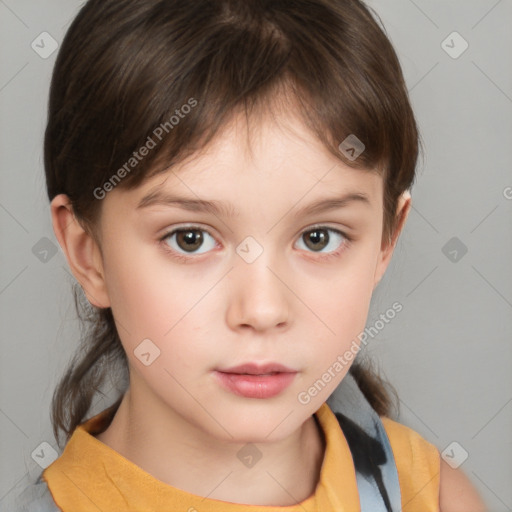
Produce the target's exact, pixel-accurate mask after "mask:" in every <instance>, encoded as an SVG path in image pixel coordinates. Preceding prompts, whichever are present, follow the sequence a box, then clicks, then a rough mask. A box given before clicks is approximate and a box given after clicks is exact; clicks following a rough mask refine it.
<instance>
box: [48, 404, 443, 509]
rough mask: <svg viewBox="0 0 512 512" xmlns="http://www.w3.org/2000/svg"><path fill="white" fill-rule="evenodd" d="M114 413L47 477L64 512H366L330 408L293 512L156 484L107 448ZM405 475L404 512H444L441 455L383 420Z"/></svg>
mask: <svg viewBox="0 0 512 512" xmlns="http://www.w3.org/2000/svg"><path fill="white" fill-rule="evenodd" d="M105 413H106V411H103V412H101V413H100V414H97V415H96V416H94V417H92V418H90V419H89V420H87V421H85V422H83V423H82V424H81V425H79V426H78V427H77V428H76V429H75V431H74V432H73V434H72V436H71V438H70V439H69V441H68V443H67V444H66V446H65V448H64V451H63V452H62V454H61V455H60V457H58V458H57V459H56V460H55V461H54V462H53V463H52V464H50V465H49V466H48V467H47V468H46V469H45V470H44V472H43V479H44V480H45V481H46V482H47V484H48V487H49V489H50V492H51V494H52V496H53V499H54V501H55V502H56V504H57V506H58V507H59V508H60V509H61V510H62V511H63V512H86V511H87V512H98V511H102V512H109V511H116V512H121V511H123V512H124V511H130V512H135V511H137V512H142V511H144V512H149V511H164V510H173V511H174V510H176V511H183V512H206V511H209V512H210V511H211V512H242V511H243V512H247V511H249V512H274V511H277V510H282V511H285V512H329V511H333V512H334V511H336V512H359V510H360V509H359V496H358V491H357V483H356V475H355V469H354V464H353V461H352V456H351V453H350V449H349V446H348V444H347V441H346V440H345V436H344V435H343V432H342V430H341V428H340V426H339V423H338V420H337V419H336V416H335V415H334V413H333V412H332V411H331V409H330V408H329V406H328V405H327V404H326V403H324V404H323V405H322V406H321V407H320V409H319V410H318V411H317V412H316V413H315V415H316V417H317V419H318V422H319V424H320V426H321V428H322V430H323V432H324V436H325V442H326V449H325V455H324V460H323V463H322V468H321V472H320V480H319V482H318V484H317V486H316V489H315V493H314V494H313V495H312V496H310V497H309V498H307V499H305V500H303V501H302V502H300V503H298V504H297V505H290V506H285V507H274V506H258V505H241V504H235V503H230V502H226V501H220V500H215V499H210V498H203V497H201V496H197V495H194V494H191V493H189V492H186V491H184V490H181V489H178V488H176V487H173V486H171V485H168V484H165V483H164V482H162V481H160V480H158V479H156V478H155V477H153V476H152V475H151V474H149V473H147V472H146V471H144V470H142V469H141V468H140V467H138V466H137V465H135V464H134V463H133V462H131V461H130V460H128V459H126V458H125V457H123V456H122V455H121V454H119V453H118V452H116V451H115V450H113V449H112V448H110V447H109V446H107V445H106V444H104V443H102V442H101V441H100V440H99V439H96V438H95V437H94V435H95V434H98V433H100V432H102V431H103V430H104V429H105V428H107V424H106V419H105V416H106V415H105ZM382 422H383V425H384V428H385V430H386V432H387V434H388V437H389V440H390V443H391V448H392V450H393V454H394V456H395V460H396V465H397V469H398V480H399V483H400V489H401V493H402V512H438V511H439V470H440V455H439V451H438V449H437V448H436V447H435V446H434V445H432V444H430V443H429V442H428V441H426V440H425V439H424V438H423V437H421V436H420V435H419V434H418V433H417V432H415V431H414V430H412V429H410V428H409V427H406V426H405V425H402V424H400V423H397V422H395V421H393V420H391V419H389V418H387V417H382Z"/></svg>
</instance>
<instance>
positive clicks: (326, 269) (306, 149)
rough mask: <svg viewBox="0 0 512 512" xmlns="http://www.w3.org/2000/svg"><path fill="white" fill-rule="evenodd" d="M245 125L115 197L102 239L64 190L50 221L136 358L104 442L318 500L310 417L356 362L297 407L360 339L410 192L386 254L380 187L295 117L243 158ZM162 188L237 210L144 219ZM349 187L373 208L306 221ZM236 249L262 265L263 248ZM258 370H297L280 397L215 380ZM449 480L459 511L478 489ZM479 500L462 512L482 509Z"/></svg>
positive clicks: (238, 494)
mask: <svg viewBox="0 0 512 512" xmlns="http://www.w3.org/2000/svg"><path fill="white" fill-rule="evenodd" d="M238 119H239V118H235V121H236V122H233V123H230V124H229V125H227V126H226V127H225V130H224V131H223V132H222V133H221V134H219V135H218V136H217V138H216V139H215V140H214V141H213V143H212V144H210V146H209V147H208V148H206V150H205V151H204V152H202V153H201V154H199V155H196V158H193V159H190V160H187V161H185V162H182V163H180V164H179V165H177V166H175V167H173V168H172V169H169V170H167V171H166V172H165V174H160V175H158V176H155V177H153V178H151V179H150V180H148V181H147V182H145V183H143V184H142V185H141V186H140V187H138V188H136V189H134V190H130V191H127V190H121V189H120V188H116V189H114V190H112V191H110V192H109V193H108V194H107V196H106V197H105V199H103V200H102V204H101V207H102V211H101V219H100V225H99V226H98V228H99V229H98V233H99V240H98V241H96V240H94V238H93V237H92V236H90V235H89V234H88V233H87V232H86V231H85V230H84V229H83V228H82V226H81V225H80V223H79V222H77V220H76V219H75V217H74V216H73V213H72V209H71V207H70V204H69V199H68V198H67V197H66V196H65V195H59V196H57V197H55V198H54V200H53V201H52V204H51V209H52V220H53V226H54V230H55V234H56V236H57V239H58V241H59V243H60V245H61V247H62V248H63V251H64V252H65V255H66V258H67V260H68V263H69V265H70V268H71V270H72V271H73V274H74V275H75V277H76V278H77V280H78V281H79V282H80V284H81V285H82V287H83V289H84V292H85V294H86V296H87V298H88V300H89V301H90V302H91V304H93V305H95V306H97V307H102V308H106V307H111V308H112V311H113V314H114V318H115V321H116V326H117V329H118V332H119V335H120V338H121V342H122V344H123V347H124V349H125V351H126V354H127V357H128V361H129V371H130V387H129V389H128V391H127V392H126V393H125V395H124V398H123V401H122V403H121V405H120V407H119V410H118V411H117V413H116V415H115V417H114V419H113V421H112V423H111V425H110V426H109V427H108V428H107V429H106V430H105V432H103V433H102V434H99V435H98V436H97V438H98V439H99V440H100V441H102V442H103V443H105V444H107V445H108V446H110V447H111V448H113V449H114V450H116V451H118V452H119V453H120V454H122V455H123V456H124V457H126V458H127V459H129V460H131V461H132V462H134V463H135V464H137V465H138V466H139V467H141V468H142V469H143V470H145V471H146V472H148V473H150V474H151V475H153V476H154V477H155V478H157V479H159V480H161V481H162V482H164V483H167V484H169V485H173V486H175V487H178V488H180V489H183V490H186V491H188V492H191V493H194V494H197V495H201V496H208V497H209V498H213V499H217V500H224V501H229V502H235V503H245V504H259V505H274V506H286V505H292V504H294V503H296V502H297V501H302V500H304V499H306V498H307V497H309V496H311V495H312V494H313V493H314V492H315V487H316V485H317V483H318V479H319V474H320V470H321V465H322V461H323V455H324V449H325V446H324V440H323V436H322V434H321V432H320V431H319V428H318V427H317V425H316V422H315V420H314V418H313V416H312V415H313V414H314V412H316V411H317V410H318V408H319V407H320V406H321V405H322V404H323V403H324V402H325V401H326V399H327V398H328V396H329V395H330V394H331V393H332V391H333V390H334V389H335V388H336V386H337V385H338V384H339V383H340V382H341V380H342V379H343V377H344V375H345V374H346V372H347V371H348V370H349V366H347V367H345V368H343V370H342V371H340V372H339V373H338V374H337V375H336V378H333V379H332V380H331V381H330V382H329V383H328V384H327V385H326V386H325V388H324V389H323V390H322V391H321V392H319V393H318V394H317V395H316V396H314V397H312V398H311V401H310V402H309V403H307V404H304V403H301V402H299V401H298V399H297V397H298V395H299V393H301V392H304V391H305V390H307V389H308V388H309V387H310V386H311V385H312V383H313V382H315V381H316V380H317V379H318V378H319V377H320V376H321V375H322V374H323V373H324V371H325V369H326V368H328V367H330V366H332V363H333V362H334V361H335V360H336V358H337V356H338V355H339V354H343V353H344V352H345V351H346V350H347V349H348V348H349V346H350V344H351V342H352V341H353V340H354V339H356V340H357V335H358V334H359V333H360V332H362V331H363V330H364V327H365V323H366V319H367V315H368V310H369V305H370V300H371V296H372V292H373V290H374V288H375V287H376V285H377V284H378V282H379V281H380V279H381V278H382V276H383V274H384V272H385V270H386V268H387V266H388V264H389V261H390V259H391V256H392V253H393V249H394V247H395V244H396V241H397V238H398V235H399V233H400V231H401V229H402V228H403V225H404V223H405V220H406V218H407V215H408V212H409V210H410V196H407V195H406V196H403V197H402V198H401V200H400V203H399V205H398V210H397V215H398V217H399V219H400V223H399V226H398V229H397V231H396V232H395V234H394V237H393V239H392V241H391V243H389V244H384V245H383V244H382V243H381V238H382V220H383V199H382V197H383V182H382V178H381V176H379V175H378V174H376V173H371V172H368V171H361V170H356V169H352V168H350V167H348V166H346V165H344V164H343V163H342V162H341V161H340V160H339V159H336V158H335V157H334V156H333V155H331V154H330V153H328V152H327V151H326V149H325V148H323V146H321V144H320V143H319V142H318V141H317V140H316V139H315V138H314V136H313V135H312V134H311V133H310V132H309V131H307V130H306V128H305V127H304V126H303V125H302V123H301V122H300V121H299V120H298V119H297V118H295V117H293V116H289V117H287V116H284V117H283V118H282V119H280V120H279V121H280V122H279V123H275V122H274V121H270V122H265V123H264V124H263V125H262V129H261V131H260V132H258V137H254V138H252V139H251V144H252V148H253V151H252V153H250V154H249V152H248V151H247V147H246V145H245V144H244V143H243V142H241V141H244V140H245V138H244V136H243V135H242V134H243V133H244V128H245V125H244V122H243V121H238ZM155 190H159V191H161V192H166V193H169V194H173V195H176V196H180V197H186V198H190V199H195V200H197V199H199V198H200V199H207V200H214V201H219V202H223V203H229V204H230V205H232V206H233V208H235V209H236V210H237V212H238V215H234V216H227V215H225V214H224V213H222V212H216V213H212V212H205V211H203V212H199V211H191V210H186V209H182V208H178V207H177V206H176V205H169V204H153V205H151V206H146V207H144V208H137V205H138V203H139V201H140V200H141V199H142V198H143V197H144V196H145V195H146V194H147V193H149V192H151V191H155ZM349 192H356V193H360V194H365V196H366V197H367V199H368V201H367V202H364V201H361V200H353V201H349V202H347V203H346V205H345V206H343V207H337V208H336V209H330V210H326V211H323V212H316V213H309V214H306V213H300V214H299V213H298V212H299V210H300V209H302V208H303V207H305V206H308V205H311V204H312V203H313V202H316V201H317V200H320V199H328V198H331V199H332V198H334V197H336V198H339V197H340V196H341V195H344V194H345V193H349ZM262 205H264V208H262ZM190 225H193V227H194V229H195V230H201V231H200V234H202V236H203V241H202V244H201V243H199V244H197V247H196V246H194V249H193V251H192V252H189V251H187V250H186V249H187V245H186V241H183V240H182V241H181V243H180V242H179V237H178V236H177V235H174V236H171V233H170V232H171V231H172V230H175V229H178V228H180V229H185V227H186V226H188V227H189V228H190ZM314 225H317V226H318V225H320V226H321V227H322V230H321V232H320V233H321V234H323V235H324V238H322V240H324V242H323V245H322V242H319V241H318V238H317V239H314V240H313V239H309V245H308V236H307V235H308V232H309V233H311V231H313V228H312V227H313V226H314ZM203 230H206V231H203ZM338 232H343V233H345V234H346V235H347V236H348V237H352V239H353V240H352V242H350V243H349V242H348V241H347V239H346V238H345V237H344V236H343V235H342V234H338ZM193 233H196V231H192V232H190V231H185V232H184V233H182V234H188V235H189V236H190V235H191V234H193ZM167 234H168V235H169V236H167V237H166V238H165V239H164V240H161V239H162V238H163V237H164V235H167ZM248 236H250V237H252V239H254V240H255V241H256V242H257V244H259V247H261V248H262V249H263V252H262V253H261V254H260V255H259V256H258V257H257V258H256V259H255V260H254V261H252V262H251V263H248V262H247V261H246V260H244V259H243V258H242V257H241V256H239V254H237V252H236V249H237V247H239V246H240V244H241V242H243V241H244V240H245V239H246V237H248ZM327 237H328V241H325V240H326V239H327ZM194 240H195V239H194ZM241 247H242V248H245V249H247V247H250V251H249V252H250V253H251V254H254V252H251V251H254V247H255V246H253V245H250V246H246V245H245V243H244V244H242V246H241ZM338 249H339V250H340V251H339V254H335V253H336V252H337V251H338ZM240 254H243V253H240ZM179 256H182V257H185V258H186V259H187V261H188V263H185V262H184V261H183V260H180V259H179ZM327 256H330V257H329V258H327ZM145 339H150V340H151V342H152V344H153V346H156V347H158V349H159V350H160V355H159V357H157V358H156V359H155V360H154V361H153V362H152V363H151V364H150V365H149V366H145V365H144V364H142V362H141V361H140V360H139V359H138V357H137V356H136V355H135V353H134V350H136V349H137V347H138V345H139V344H140V343H141V342H142V340H145ZM248 361H257V362H259V363H267V362H278V363H281V364H283V365H286V366H288V367H290V368H292V369H294V370H296V371H297V373H296V374H295V377H294V379H293V381H292V382H291V384H290V385H289V386H288V387H287V388H285V389H284V390H283V391H282V392H281V393H279V394H278V395H276V396H273V397H270V398H247V397H243V396H238V395H235V394H233V393H232V392H231V391H229V390H227V389H226V388H224V387H223V386H221V385H220V383H219V380H218V378H217V374H216V372H215V370H216V369H219V368H226V367H231V366H235V365H238V364H241V363H245V362H248ZM249 442H251V443H255V444H256V445H257V447H258V449H259V450H260V451H261V452H262V458H261V460H260V461H259V462H258V463H257V464H256V465H255V466H253V467H251V468H248V467H245V466H244V465H243V464H241V463H240V461H239V459H238V458H237V452H238V451H239V450H240V449H241V448H242V447H244V446H245V445H246V444H247V443H249ZM304 446H308V447H309V449H308V450H306V451H305V450H304V449H303V447H304ZM162 454H166V456H162ZM452 471H453V470H452ZM269 474H270V475H271V476H269ZM441 475H442V486H441V490H442V493H441V499H442V503H443V508H442V510H443V512H457V511H458V510H462V509H458V508H456V505H454V503H455V502H454V501H453V500H454V499H455V496H457V497H458V495H459V493H460V492H463V493H467V492H472V487H471V485H470V483H469V482H468V481H466V480H463V479H462V477H461V476H460V475H461V473H460V471H456V472H455V473H448V472H446V471H442V473H441ZM445 475H446V477H445ZM220 482H221V483H220ZM445 482H447V483H445ZM219 483H220V485H219ZM474 496H475V497H474V499H473V501H472V502H471V503H470V504H469V505H468V506H470V507H471V506H473V508H467V507H466V508H465V509H464V510H465V511H466V512H471V511H473V510H474V511H475V512H476V511H477V510H478V511H480V510H483V509H482V508H477V507H476V505H475V504H477V502H476V499H477V498H476V493H475V495H474Z"/></svg>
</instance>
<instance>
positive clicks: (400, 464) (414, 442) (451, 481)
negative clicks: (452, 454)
mask: <svg viewBox="0 0 512 512" xmlns="http://www.w3.org/2000/svg"><path fill="white" fill-rule="evenodd" d="M381 420H382V424H383V426H384V429H385V430H386V433H387V435H388V437H389V442H390V444H391V448H392V450H393V454H394V455H395V460H396V465H397V470H398V477H399V481H400V487H401V490H402V494H403V495H405V496H403V501H404V502H405V503H407V504H408V505H409V508H408V507H407V506H404V511H405V510H409V509H410V510H414V509H415V508H416V509H417V506H418V505H419V503H420V502H421V503H422V506H424V507H425V506H426V504H427V503H428V504H429V506H430V507H432V508H428V510H438V511H439V512H486V508H485V505H484V503H483V501H482V500H481V498H480V496H479V495H478V493H477V491H476V489H475V488H474V486H473V485H472V484H471V482H470V480H469V479H468V477H467V476H466V475H465V474H464V472H463V471H462V470H461V469H460V468H458V469H452V468H451V467H450V466H449V464H447V463H446V462H445V461H444V459H443V458H442V457H441V454H440V453H439V450H438V448H437V447H436V446H435V445H433V444H432V443H430V442H429V441H427V440H426V439H425V438H424V437H422V436H421V435H420V434H419V433H418V432H416V431H415V430H413V429H412V428H410V427H407V426H406V425H403V424H401V423H398V422H396V421H394V420H392V419H390V418H388V417H386V416H381ZM404 498H405V499H404Z"/></svg>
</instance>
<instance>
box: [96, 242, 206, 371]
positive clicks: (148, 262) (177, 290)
mask: <svg viewBox="0 0 512 512" xmlns="http://www.w3.org/2000/svg"><path fill="white" fill-rule="evenodd" d="M128 255H129V257H128ZM105 275H106V276H107V278H106V281H107V289H108V293H109V297H110V301H111V308H112V312H113V314H114V318H115V320H116V324H117V327H118V332H119V335H120V337H121V341H122V343H123V346H124V349H125V351H126V352H127V355H128V357H129V358H130V359H132V361H135V363H134V364H137V365H139V366H140V362H137V361H136V360H134V359H133V358H134V357H136V356H135V355H134V351H136V349H137V347H138V346H139V345H140V344H141V342H142V341H143V340H145V339H149V340H151V341H152V342H153V343H154V344H155V345H156V347H158V349H159V350H160V355H159V356H158V358H157V359H155V363H154V364H155V366H160V367H162V369H163V368H167V369H169V370H172V371H173V372H178V373H181V374H184V373H186V374H187V375H188V374H191V373H192V370H193V367H192V365H193V363H194V361H196V362H198V361H200V360H201V358H202V355H204V356H205V357H206V356H207V348H208V345H209V346H210V347H211V343H208V341H209V340H208V339H204V340H203V339H201V341H200V343H199V346H198V343H197V341H196V342H194V343H192V342H191V341H192V340H193V339H194V338H197V331H198V329H199V330H200V329H201V327H200V326H201V325H203V323H204V318H206V317H207V315H206V311H205V308H206V307H208V304H210V307H211V303H210V300H211V298H210V299H209V300H208V297H206V299H207V300H201V298H202V297H203V296H204V295H205V293H206V292H207V291H208V289H209V286H207V283H205V282H204V281H202V280H201V279H197V277H196V278H194V277H193V275H194V274H193V270H191V269H187V270H186V272H184V271H178V269H177V268H176V266H175V265H172V264H171V263H170V262H169V261H167V260H166V259H165V256H160V255H156V253H155V250H154V248H153V249H144V248H142V249H141V248H140V245H139V248H136V247H135V246H133V247H131V250H130V247H129V246H128V245H127V244H123V250H122V251H121V250H119V247H112V248H111V251H110V252H109V253H108V258H106V264H105ZM204 329H205V326H203V328H202V330H204ZM205 338H206V337H205ZM146 343H147V342H146ZM203 345H204V346H203ZM149 346H151V345H149ZM169 347H172V350H170V349H169ZM156 363H158V364H156Z"/></svg>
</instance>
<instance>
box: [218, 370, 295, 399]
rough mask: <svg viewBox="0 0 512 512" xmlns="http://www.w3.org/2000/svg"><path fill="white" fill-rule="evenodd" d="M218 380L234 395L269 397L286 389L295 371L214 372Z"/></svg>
mask: <svg viewBox="0 0 512 512" xmlns="http://www.w3.org/2000/svg"><path fill="white" fill-rule="evenodd" d="M215 373H216V375H217V377H218V378H219V380H220V382H221V383H222V384H223V385H224V387H226V388H227V389H228V390H229V391H231V392H233V393H235V395H239V396H244V397H246V398H270V397H273V396H276V395H278V394H279V393H281V391H283V390H284V389H286V388H287V387H288V386H289V385H290V384H291V383H292V381H293V379H294V378H295V375H297V373H296V372H280V373H274V374H272V375H241V374H237V373H224V372H219V371H216V372H215Z"/></svg>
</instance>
